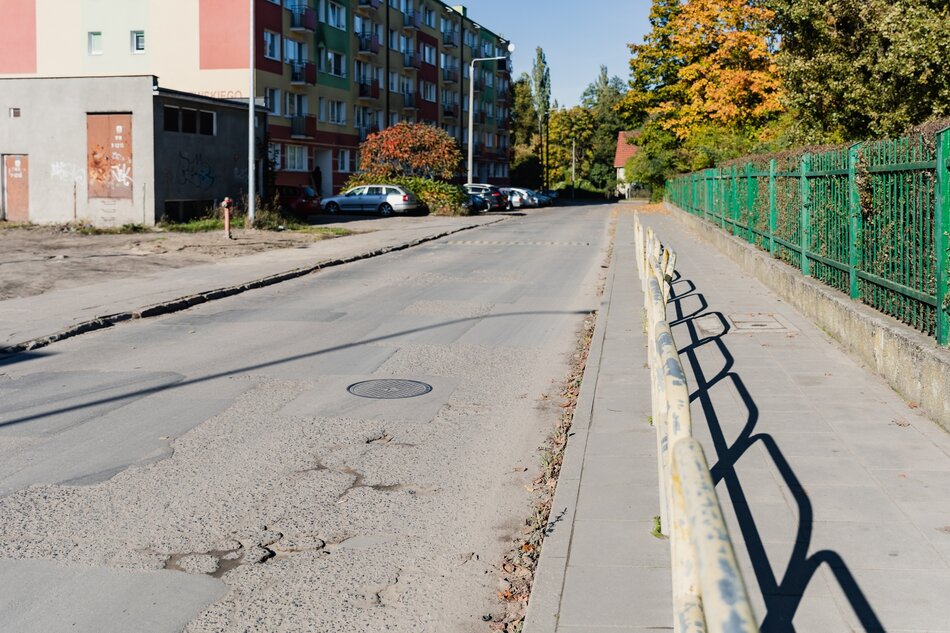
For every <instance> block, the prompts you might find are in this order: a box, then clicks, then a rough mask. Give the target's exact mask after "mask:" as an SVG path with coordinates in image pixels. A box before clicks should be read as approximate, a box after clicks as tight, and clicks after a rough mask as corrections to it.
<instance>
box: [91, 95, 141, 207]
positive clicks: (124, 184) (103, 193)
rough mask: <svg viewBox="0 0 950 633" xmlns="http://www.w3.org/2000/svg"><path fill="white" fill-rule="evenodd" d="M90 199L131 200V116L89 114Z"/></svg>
mask: <svg viewBox="0 0 950 633" xmlns="http://www.w3.org/2000/svg"><path fill="white" fill-rule="evenodd" d="M86 143H87V148H86V171H87V175H88V183H89V184H88V192H89V197H90V198H126V199H131V198H132V115H131V114H87V115H86Z"/></svg>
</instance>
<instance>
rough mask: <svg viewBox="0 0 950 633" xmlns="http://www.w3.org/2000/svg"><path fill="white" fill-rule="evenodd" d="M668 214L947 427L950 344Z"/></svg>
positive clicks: (694, 221)
mask: <svg viewBox="0 0 950 633" xmlns="http://www.w3.org/2000/svg"><path fill="white" fill-rule="evenodd" d="M666 207H667V209H669V210H670V212H671V214H672V215H673V217H675V218H676V219H677V221H679V222H680V223H681V224H683V225H684V226H686V227H687V228H688V229H690V230H692V231H693V233H695V234H696V235H697V236H698V237H699V239H700V240H702V241H704V242H706V243H708V244H711V245H712V246H713V247H715V248H716V249H717V250H718V251H719V252H721V253H722V254H724V255H725V256H726V257H728V258H729V259H731V260H732V261H733V262H735V263H736V264H737V265H738V266H739V268H741V269H742V270H743V271H745V272H746V273H748V274H750V275H752V276H753V277H755V278H756V279H758V280H759V281H760V282H762V283H763V284H764V285H765V286H766V287H767V288H769V289H770V290H771V291H773V292H775V293H776V294H777V295H778V296H780V297H781V298H782V299H783V300H784V301H786V302H787V303H788V304H789V305H791V306H793V307H795V308H796V309H798V310H799V311H800V312H801V313H802V314H804V315H805V316H806V317H808V318H809V319H811V320H812V321H813V322H814V323H815V324H816V325H817V326H818V327H820V328H821V329H822V330H824V331H825V333H827V334H828V335H829V336H831V337H832V338H833V339H835V340H836V341H837V342H838V343H840V344H841V345H842V346H844V348H845V349H846V350H847V351H848V352H849V353H851V354H852V355H854V356H856V357H857V358H858V359H859V360H861V361H862V362H864V363H865V364H866V365H867V366H868V367H869V368H870V369H871V370H872V371H874V372H875V373H876V374H877V375H879V376H881V377H882V378H884V380H886V381H887V383H888V384H889V385H890V386H891V387H892V388H893V389H894V390H895V391H896V392H897V393H898V394H900V395H901V397H903V398H904V399H905V400H907V401H909V402H912V403H915V404H916V405H919V407H920V409H921V410H922V411H923V412H924V413H926V414H927V416H928V417H929V418H930V419H931V420H933V421H934V422H936V423H937V424H939V425H940V426H941V427H943V428H944V430H947V431H950V398H947V395H946V389H947V385H950V350H948V349H943V348H941V347H938V346H937V343H936V342H935V341H934V340H933V339H931V338H929V337H927V336H925V335H923V334H921V333H920V332H918V331H917V330H914V329H913V328H911V327H909V326H907V325H904V324H903V323H901V322H899V321H897V320H896V319H893V318H891V317H889V316H887V315H885V314H883V313H881V312H878V311H876V310H874V309H873V308H870V307H869V306H866V305H864V304H862V303H859V302H857V301H853V300H852V299H851V298H850V297H849V296H846V295H844V294H842V293H840V292H838V291H837V290H834V289H833V288H830V287H829V286H826V285H824V284H822V283H821V282H819V281H817V280H815V279H811V278H809V277H804V276H802V274H801V272H800V271H799V270H796V269H794V268H792V267H790V266H788V265H787V264H785V263H784V262H782V261H780V260H777V259H774V258H773V257H772V256H771V255H770V254H769V253H767V252H765V251H761V250H759V249H758V248H755V247H754V246H752V245H751V244H749V243H748V242H745V241H743V240H741V239H739V238H737V237H735V236H733V235H731V234H729V233H726V232H724V231H723V230H722V229H720V228H719V227H716V226H714V225H713V224H711V223H710V222H707V221H706V220H704V219H702V218H698V217H696V216H694V215H691V214H689V213H687V212H685V211H683V210H682V209H680V208H678V207H676V206H674V205H672V204H669V203H667V204H666Z"/></svg>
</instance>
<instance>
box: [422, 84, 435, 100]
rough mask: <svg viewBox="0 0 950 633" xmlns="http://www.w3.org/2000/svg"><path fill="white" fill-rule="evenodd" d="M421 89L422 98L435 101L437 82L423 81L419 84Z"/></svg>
mask: <svg viewBox="0 0 950 633" xmlns="http://www.w3.org/2000/svg"><path fill="white" fill-rule="evenodd" d="M419 88H420V90H421V91H422V98H423V99H425V100H426V101H431V102H432V103H435V84H434V83H432V82H429V81H422V82H420V85H419Z"/></svg>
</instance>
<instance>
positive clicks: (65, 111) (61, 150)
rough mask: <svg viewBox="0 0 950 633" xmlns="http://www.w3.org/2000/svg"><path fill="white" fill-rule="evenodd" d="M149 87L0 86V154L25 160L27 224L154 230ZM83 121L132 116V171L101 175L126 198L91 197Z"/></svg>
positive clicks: (34, 82) (83, 81)
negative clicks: (151, 227)
mask: <svg viewBox="0 0 950 633" xmlns="http://www.w3.org/2000/svg"><path fill="white" fill-rule="evenodd" d="M152 87H153V77H151V76H144V77H100V78H68V79H2V80H0V154H3V155H7V154H17V155H27V156H28V157H29V178H28V182H29V221H30V222H35V223H39V224H43V223H61V222H72V221H82V222H89V223H92V224H95V225H98V226H121V225H123V224H132V223H135V224H153V223H154V221H155V213H154V209H155V200H154V193H155V188H154V186H153V185H154V183H153V181H154V173H155V166H154V162H155V158H154V157H155V149H154V142H153V139H154V136H153V126H154V112H153V107H154V106H153V102H154V98H153V89H152ZM14 110H16V111H17V114H18V116H15V117H14V116H13V113H14ZM89 114H130V115H131V120H132V129H131V154H132V164H131V172H130V173H125V172H124V171H121V170H120V171H119V172H118V173H110V174H107V177H108V178H112V179H113V181H115V182H118V181H121V182H122V183H123V186H127V187H129V188H130V190H131V196H130V197H128V198H104V197H96V196H91V195H90V187H89V183H90V173H89V166H88V161H89V147H88V143H87V115H89ZM0 194H2V192H0ZM2 201H3V197H2V195H0V204H2Z"/></svg>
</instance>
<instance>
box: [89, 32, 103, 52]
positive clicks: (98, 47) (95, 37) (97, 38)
mask: <svg viewBox="0 0 950 633" xmlns="http://www.w3.org/2000/svg"><path fill="white" fill-rule="evenodd" d="M88 49H89V54H90V55H102V31H89V37H88Z"/></svg>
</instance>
